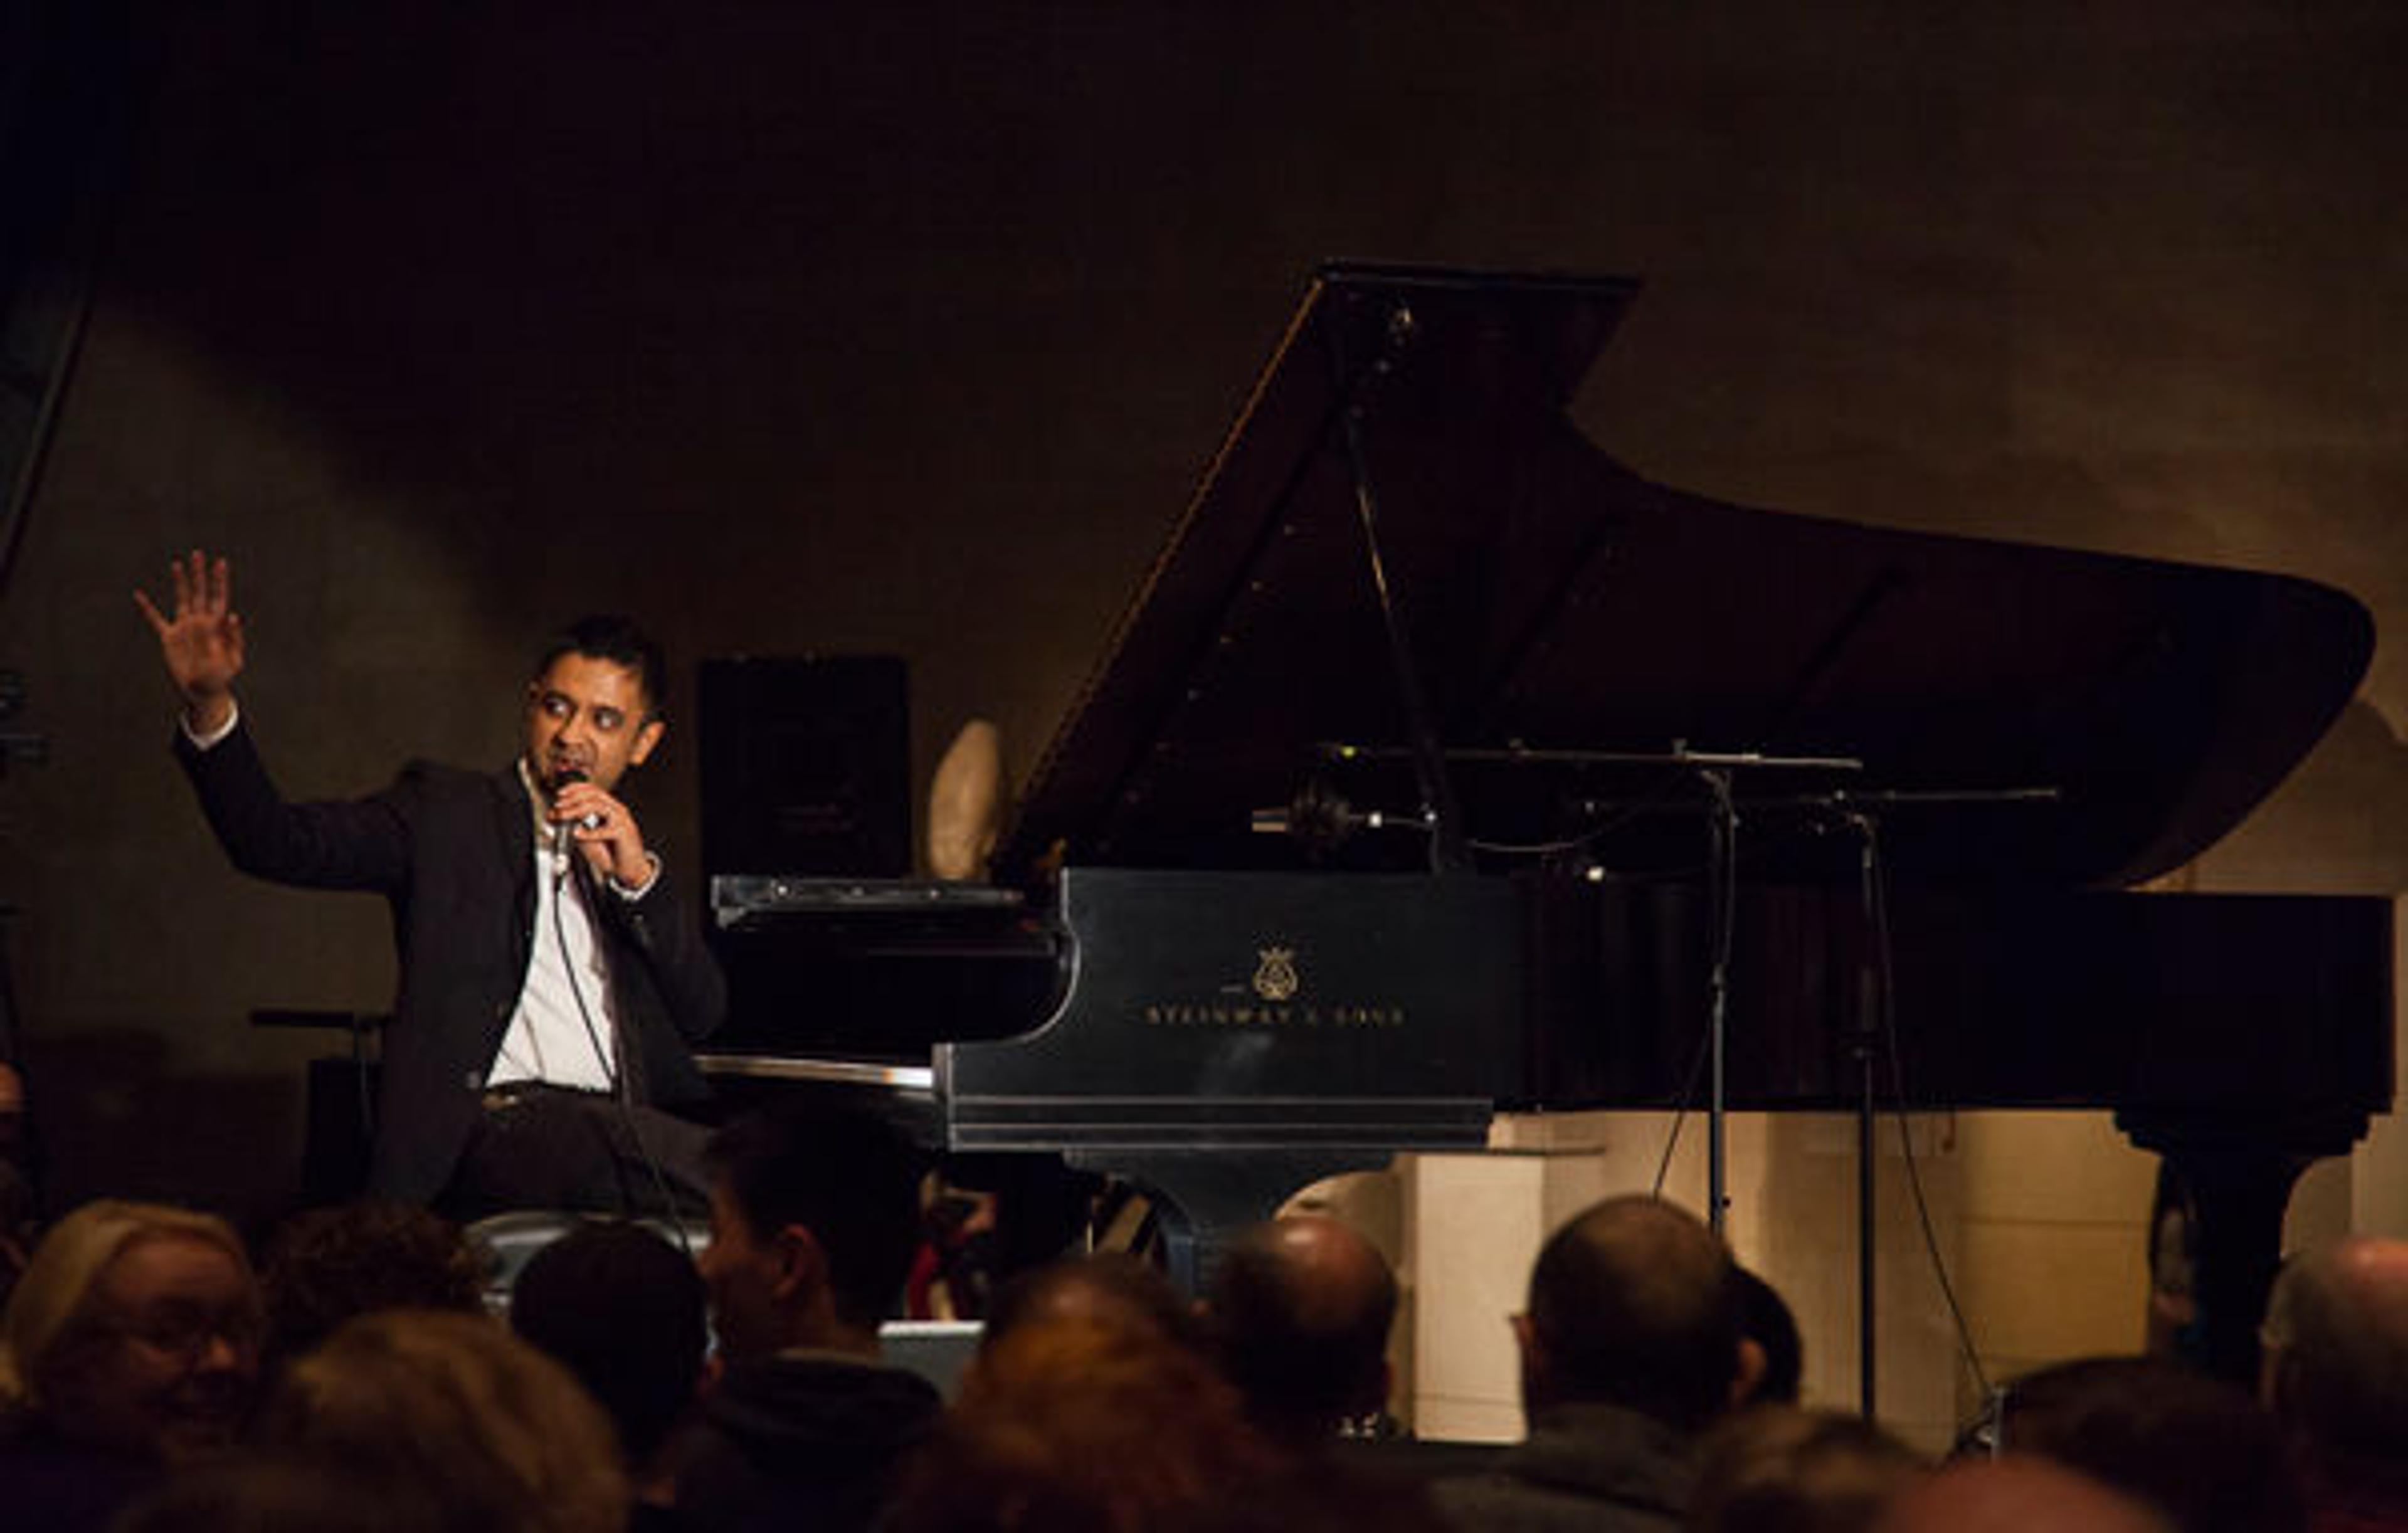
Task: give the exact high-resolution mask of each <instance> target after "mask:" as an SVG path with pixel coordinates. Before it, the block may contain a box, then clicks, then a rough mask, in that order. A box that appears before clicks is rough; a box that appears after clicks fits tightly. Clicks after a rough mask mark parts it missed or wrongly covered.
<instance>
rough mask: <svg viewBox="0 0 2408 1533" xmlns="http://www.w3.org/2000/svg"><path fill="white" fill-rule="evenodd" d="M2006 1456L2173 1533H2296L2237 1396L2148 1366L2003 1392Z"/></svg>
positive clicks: (2261, 1416)
mask: <svg viewBox="0 0 2408 1533" xmlns="http://www.w3.org/2000/svg"><path fill="white" fill-rule="evenodd" d="M1998 1432H1999V1446H2000V1451H2001V1452H2002V1453H2007V1454H2042V1455H2043V1456H2045V1457H2048V1458H2053V1459H2056V1460H2057V1462H2058V1463H2060V1464H2067V1465H2071V1467H2072V1468H2074V1469H2080V1470H2082V1471H2084V1472H2085V1473H2086V1474H2088V1475H2090V1476H2092V1477H2093V1478H2095V1479H2097V1480H2100V1481H2102V1482H2104V1483H2107V1484H2110V1485H2113V1486H2114V1487H2116V1488H2117V1489H2118V1490H2121V1491H2124V1492H2126V1493H2128V1494H2129V1495H2131V1496H2134V1497H2139V1498H2140V1499H2142V1500H2143V1501H2146V1502H2148V1503H2149V1504H2150V1505H2152V1506H2154V1507H2156V1508H2157V1510H2158V1511H2160V1512H2164V1513H2165V1514H2166V1515H2167V1516H2169V1517H2171V1518H2172V1519H2173V1521H2174V1524H2175V1526H2178V1527H2179V1528H2181V1529H2182V1533H2299V1530H2300V1529H2301V1528H2304V1527H2305V1526H2307V1524H2306V1514H2305V1508H2304V1506H2303V1505H2302V1503H2301V1501H2300V1493H2299V1485H2298V1483H2297V1481H2296V1479H2295V1478H2294V1476H2293V1475H2292V1472H2291V1467H2290V1464H2289V1462H2288V1460H2287V1458H2286V1454H2285V1453H2284V1449H2283V1442H2282V1437H2281V1434H2280V1432H2279V1431H2278V1430H2277V1429H2276V1427H2275V1425H2274V1421H2273V1418H2272V1416H2270V1415H2268V1414H2267V1412H2266V1411H2263V1410H2261V1409H2259V1407H2258V1406H2257V1402H2255V1401H2254V1400H2252V1399H2250V1397H2248V1395H2247V1394H2245V1393H2244V1392H2243V1391H2242V1390H2240V1389H2238V1388H2235V1387H2234V1386H2233V1385H2230V1384H2228V1383H2224V1382H2223V1381H2221V1380H2218V1379H2214V1378H2210V1377H2209V1376H2207V1375H2206V1374H2203V1373H2200V1372H2198V1371H2196V1370H2195V1369H2193V1368H2188V1367H2186V1366H2185V1365H2183V1364H2179V1363H2172V1362H2164V1361H2159V1360H2157V1359H2155V1358H2147V1357H2093V1358H2085V1359H2082V1360H2080V1361H2077V1362H2071V1363H2060V1364H2057V1366H2055V1367H2053V1368H2042V1369H2041V1370H2039V1371H2038V1372H2035V1373H2030V1374H2027V1375H2026V1376H2025V1377H2023V1378H2021V1379H2018V1380H2017V1381H2015V1383H2014V1384H2013V1385H2012V1386H2011V1387H2010V1388H2009V1389H2008V1391H2007V1395H2006V1399H2005V1402H2004V1406H2003V1409H2002V1410H2001V1411H2000V1420H1999V1426H1998Z"/></svg>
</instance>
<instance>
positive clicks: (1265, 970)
mask: <svg viewBox="0 0 2408 1533" xmlns="http://www.w3.org/2000/svg"><path fill="white" fill-rule="evenodd" d="M1254 953H1255V956H1256V957H1257V958H1258V959H1259V960H1260V961H1259V962H1258V963H1256V964H1255V965H1254V994H1255V995H1256V996H1261V997H1262V998H1263V999H1264V1000H1267V1001H1269V1002H1271V1003H1272V1004H1273V1005H1277V1004H1279V1003H1280V1002H1283V1001H1291V1000H1294V999H1295V998H1296V993H1297V989H1298V988H1299V987H1300V986H1301V984H1302V982H1303V981H1300V980H1298V979H1297V973H1296V950H1295V949H1294V948H1257V949H1255V950H1254Z"/></svg>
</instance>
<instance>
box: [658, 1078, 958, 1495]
mask: <svg viewBox="0 0 2408 1533" xmlns="http://www.w3.org/2000/svg"><path fill="white" fill-rule="evenodd" d="M708 1159H709V1164H710V1175H711V1188H710V1248H709V1249H708V1250H706V1251H705V1252H704V1253H703V1254H702V1257H701V1260H700V1264H699V1265H700V1267H701V1270H702V1277H703V1282H704V1285H705V1287H706V1288H707V1290H708V1291H709V1294H710V1308H711V1314H712V1318H713V1321H714V1323H715V1325H716V1327H717V1331H718V1336H719V1343H720V1350H721V1353H722V1355H723V1356H724V1358H725V1360H726V1367H725V1369H724V1372H723V1374H722V1376H721V1377H720V1379H719V1382H718V1383H717V1385H716V1386H715V1387H714V1388H713V1389H712V1390H711V1391H710V1395H709V1396H708V1397H707V1398H706V1399H705V1400H704V1402H703V1406H702V1411H701V1415H700V1419H699V1420H698V1422H697V1423H696V1425H695V1427H694V1428H693V1429H692V1431H691V1432H690V1433H688V1434H685V1436H684V1438H683V1440H681V1442H679V1443H678V1444H677V1445H676V1448H675V1452H676V1453H677V1454H678V1457H679V1468H678V1472H677V1492H676V1498H677V1512H678V1519H679V1521H680V1522H681V1524H682V1525H684V1526H690V1527H695V1528H707V1529H712V1530H719V1529H739V1528H769V1527H781V1528H782V1527H811V1528H833V1529H845V1528H867V1527H869V1526H873V1524H874V1523H875V1522H876V1521H877V1519H878V1518H879V1516H880V1515H881V1514H882V1512H883V1509H884V1507H885V1505H886V1503H887V1502H888V1501H889V1500H890V1499H891V1498H892V1496H893V1493H894V1487H895V1484H896V1481H897V1478H898V1476H899V1474H900V1471H901V1468H902V1465H903V1463H904V1461H905V1459H906V1458H907V1457H908V1456H909V1454H910V1453H911V1451H912V1450H914V1449H915V1448H916V1447H918V1445H919V1444H920V1443H921V1442H922V1441H924V1440H925V1439H926V1437H927V1435H928V1433H929V1432H930V1431H931V1430H933V1428H934V1427H935V1425H936V1422H937V1419H938V1416H939V1413H940V1411H941V1402H940V1401H939V1399H938V1397H937V1392H936V1391H935V1390H934V1389H933V1388H931V1387H930V1386H929V1385H928V1383H926V1382H925V1380H923V1379H921V1378H920V1377H919V1376H918V1375H916V1374H913V1373H909V1372H906V1371H904V1370H903V1369H901V1368H892V1367H889V1366H888V1365H887V1364H885V1363H884V1362H883V1361H882V1359H881V1356H880V1351H879V1340H878V1325H879V1322H880V1321H881V1319H882V1318H883V1317H884V1316H886V1315H887V1314H888V1313H890V1312H891V1311H892V1307H893V1305H894V1303H895V1301H896V1297H897V1296H898V1295H899V1294H900V1293H901V1291H902V1287H903V1280H904V1278H905V1276H906V1275H907V1274H908V1273H909V1271H910V1265H911V1258H912V1254H913V1253H914V1251H915V1250H916V1249H917V1247H918V1244H919V1239H920V1220H919V1167H918V1165H917V1159H916V1156H914V1155H913V1154H912V1153H911V1152H910V1150H909V1148H908V1147H907V1146H905V1145H904V1144H903V1143H902V1141H901V1140H900V1139H899V1138H898V1137H897V1136H896V1135H895V1133H894V1132H893V1131H892V1130H890V1129H888V1128H887V1127H886V1126H885V1125H882V1124H881V1123H879V1122H878V1121H876V1120H874V1119H869V1118H865V1117H857V1116H853V1115H850V1114H824V1115H821V1116H816V1117H805V1116H802V1115H800V1114H797V1113H777V1114H761V1115H756V1116H753V1117H750V1118H746V1119H742V1120H739V1121H738V1122H737V1123H734V1124H731V1125H728V1126H727V1127H726V1128H724V1129H723V1130H721V1131H720V1132H719V1133H718V1134H717V1135H715V1136H713V1138H712V1139H711V1142H710V1149H709V1154H708Z"/></svg>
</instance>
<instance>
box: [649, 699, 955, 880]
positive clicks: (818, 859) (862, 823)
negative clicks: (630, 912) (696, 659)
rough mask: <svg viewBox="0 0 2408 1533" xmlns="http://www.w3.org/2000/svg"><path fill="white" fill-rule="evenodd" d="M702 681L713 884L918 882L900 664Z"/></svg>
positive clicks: (706, 835) (706, 844)
mask: <svg viewBox="0 0 2408 1533" xmlns="http://www.w3.org/2000/svg"><path fill="white" fill-rule="evenodd" d="M697 672H698V675H697V682H698V684H697V685H696V687H695V696H696V698H697V700H698V701H697V708H698V711H699V715H700V719H699V730H698V732H699V734H700V737H701V746H702V759H701V773H702V861H703V870H704V872H705V873H706V875H709V876H713V877H716V876H718V875H722V874H753V875H778V874H818V875H823V876H825V875H832V874H834V875H843V876H846V877H853V878H905V877H908V876H909V875H910V871H911V804H910V777H911V738H910V698H909V694H908V688H907V685H906V673H905V670H904V665H903V661H902V659H901V658H900V657H899V656H896V655H830V656H806V657H794V656H749V657H745V658H740V659H723V660H705V661H703V662H702V663H701V665H700V666H698V667H697Z"/></svg>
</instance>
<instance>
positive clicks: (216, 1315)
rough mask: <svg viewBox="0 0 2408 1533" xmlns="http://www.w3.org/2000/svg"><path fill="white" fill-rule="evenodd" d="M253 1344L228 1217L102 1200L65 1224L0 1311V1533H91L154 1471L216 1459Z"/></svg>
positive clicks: (246, 1288)
mask: <svg viewBox="0 0 2408 1533" xmlns="http://www.w3.org/2000/svg"><path fill="white" fill-rule="evenodd" d="M259 1332H260V1304H259V1288H258V1284H257V1283H256V1282H254V1280H253V1279H252V1276H251V1263H250V1260H249V1258H248V1257H247V1256H246V1255H245V1254H244V1253H243V1248H242V1242H241V1241H240V1240H239V1239H237V1238H236V1236H235V1233H234V1231H233V1230H232V1229H231V1228H229V1227H228V1226H227V1225H226V1224H225V1223H224V1222H223V1221H222V1220H219V1219H214V1218H211V1217H209V1216H208V1215H206V1214H198V1213H193V1212H189V1211H185V1210H182V1209H176V1208H168V1207H165V1206H164V1205H160V1204H153V1203H132V1202H121V1201H116V1200H110V1199H104V1200H102V1201H98V1202H93V1203H87V1204H85V1205H84V1206H83V1207H82V1208H79V1209H78V1210H76V1211H74V1212H72V1213H70V1214H68V1215H67V1216H66V1217H65V1219H62V1220H60V1221H59V1222H58V1224H57V1225H53V1226H52V1227H51V1229H50V1232H49V1233H48V1234H47V1235H45V1236H44V1237H43V1238H42V1240H41V1243H40V1244H39V1245H37V1246H36V1248H35V1251H34V1254H33V1258H32V1260H31V1261H30V1262H29V1263H28V1264H27V1266H26V1268H25V1271H24V1275H23V1277H22V1279H21V1280H20V1281H19V1282H18V1283H17V1285H16V1287H15V1288H14V1289H13V1290H12V1291H11V1292H10V1293H9V1296H8V1303H7V1310H6V1311H0V1520H5V1521H6V1522H7V1524H8V1525H9V1526H22V1527H28V1528H33V1527H39V1528H43V1529H46V1530H50V1529H57V1530H73V1529H77V1528H86V1527H98V1526H102V1525H103V1524H104V1523H105V1522H107V1520H108V1517H109V1516H110V1515H111V1514H112V1513H113V1512H115V1511H116V1510H117V1509H118V1508H119V1507H121V1506H122V1505H123V1504H124V1503H125V1502H126V1501H128V1500H130V1499H131V1498H133V1497H135V1496H136V1495H138V1494H139V1493H141V1492H142V1491H144V1490H146V1489H148V1488H149V1487H150V1484H151V1483H153V1482H155V1481H156V1480H157V1478H158V1477H159V1475H160V1473H161V1472H162V1470H163V1469H166V1468H170V1467H173V1466H176V1465H179V1464H182V1463H186V1462H190V1461H192V1460H193V1459H196V1458H199V1457H203V1456H206V1455H208V1454H212V1453H216V1452H219V1451H222V1450H223V1449H224V1448H225V1447H226V1446H227V1445H228V1444H229V1443H231V1442H232V1441H233V1440H234V1438H235V1435H236V1432H237V1431H238V1430H239V1429H240V1428H241V1426H242V1424H243V1420H244V1418H245V1416H246V1414H247V1413H248V1411H249V1409H250V1405H251V1392H252V1389H253V1388H254V1386H255V1385H256V1383H257V1382H258V1375H259Z"/></svg>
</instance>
